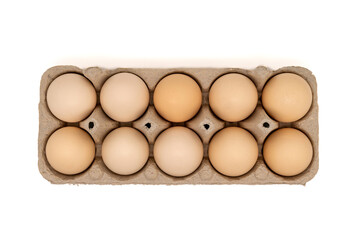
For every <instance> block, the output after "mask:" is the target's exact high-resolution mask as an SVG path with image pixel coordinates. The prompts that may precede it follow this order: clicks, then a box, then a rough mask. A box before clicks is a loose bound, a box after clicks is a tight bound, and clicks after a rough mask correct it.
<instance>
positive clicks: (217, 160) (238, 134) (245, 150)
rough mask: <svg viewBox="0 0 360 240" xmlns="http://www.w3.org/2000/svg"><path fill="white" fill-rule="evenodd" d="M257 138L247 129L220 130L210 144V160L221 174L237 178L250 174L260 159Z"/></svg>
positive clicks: (231, 128) (229, 128)
mask: <svg viewBox="0 0 360 240" xmlns="http://www.w3.org/2000/svg"><path fill="white" fill-rule="evenodd" d="M258 151H259V150H258V145H257V142H256V140H255V138H254V137H253V136H252V135H251V134H250V133H249V132H248V131H246V130H245V129H243V128H239V127H228V128H225V129H222V130H220V131H219V132H218V133H216V134H215V136H214V137H213V138H212V139H211V141H210V144H209V160H210V162H211V164H212V166H213V167H214V168H215V169H216V170H217V171H219V172H220V173H222V174H224V175H226V176H231V177H237V176H241V175H243V174H245V173H247V172H249V171H250V170H251V169H252V168H253V167H254V165H255V163H256V161H257V159H258Z"/></svg>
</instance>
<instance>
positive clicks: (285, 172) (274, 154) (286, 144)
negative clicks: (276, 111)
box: [263, 128, 313, 176]
mask: <svg viewBox="0 0 360 240" xmlns="http://www.w3.org/2000/svg"><path fill="white" fill-rule="evenodd" d="M263 156H264V160H265V162H266V164H267V165H268V166H269V168H271V170H273V171H274V172H275V173H277V174H279V175H282V176H295V175H297V174H300V173H302V172H303V171H305V169H306V168H307V167H308V166H309V164H310V163H311V160H312V157H313V148H312V145H311V142H310V140H309V138H308V137H307V136H306V135H305V134H304V133H302V132H301V131H299V130H297V129H294V128H282V129H279V130H276V131H275V132H273V133H272V134H271V135H270V136H269V137H268V138H267V139H266V141H265V143H264V147H263Z"/></svg>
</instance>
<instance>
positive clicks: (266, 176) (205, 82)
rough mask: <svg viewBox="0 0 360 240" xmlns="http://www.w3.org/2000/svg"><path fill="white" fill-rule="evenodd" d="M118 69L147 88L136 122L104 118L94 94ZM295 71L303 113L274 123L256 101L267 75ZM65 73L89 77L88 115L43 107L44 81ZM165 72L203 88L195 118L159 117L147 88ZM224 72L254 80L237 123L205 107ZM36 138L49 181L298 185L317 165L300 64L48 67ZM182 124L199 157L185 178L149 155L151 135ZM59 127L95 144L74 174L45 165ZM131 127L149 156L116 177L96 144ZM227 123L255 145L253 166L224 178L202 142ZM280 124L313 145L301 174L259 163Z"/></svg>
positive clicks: (313, 118) (314, 112) (315, 130)
mask: <svg viewBox="0 0 360 240" xmlns="http://www.w3.org/2000/svg"><path fill="white" fill-rule="evenodd" d="M120 72H130V73H134V74H136V75H138V76H139V77H141V78H142V79H143V80H144V81H145V82H146V84H147V86H148V88H149V90H150V105H149V107H148V109H147V111H146V112H145V113H144V114H143V115H142V116H141V117H140V118H139V119H137V120H136V121H133V122H127V123H122V122H116V121H114V120H112V119H111V118H109V117H108V116H107V115H106V114H105V113H104V112H103V110H102V109H101V106H100V103H99V93H100V89H101V86H102V85H103V84H104V82H105V81H106V80H107V79H108V78H109V77H110V76H112V75H114V74H116V73H120ZM285 72H289V73H295V74H298V75H300V76H301V77H303V78H304V79H305V80H306V81H307V82H308V83H309V85H310V87H311V89H312V94H313V102H312V106H311V108H310V110H309V112H308V113H307V114H306V115H305V116H304V117H303V118H301V119H300V120H299V121H296V122H292V123H283V122H277V121H275V120H274V119H272V118H271V117H269V116H268V115H267V114H266V112H265V111H264V109H263V107H262V105H261V101H260V99H261V92H262V89H263V87H264V85H265V83H266V81H267V80H269V79H270V78H271V77H272V76H274V75H276V74H279V73H285ZM65 73H79V74H83V75H84V76H85V77H86V78H87V79H89V80H90V81H91V82H92V83H93V85H94V87H95V89H96V91H97V93H98V102H97V106H96V108H95V109H94V111H93V112H92V113H91V115H90V116H89V117H88V118H86V119H85V120H83V121H81V122H79V123H66V122H63V121H61V120H59V119H57V118H56V117H55V116H54V115H53V114H52V113H51V112H50V110H49V108H48V106H47V103H46V91H47V89H48V87H49V85H50V83H51V82H52V81H53V80H54V79H55V78H56V77H58V76H60V75H62V74H65ZM170 73H185V74H187V75H189V76H191V77H192V78H194V79H195V80H196V81H197V82H198V84H199V85H200V87H201V89H202V93H203V103H202V107H201V109H200V111H199V112H198V113H197V115H196V116H195V117H193V118H192V119H190V120H189V121H187V122H184V123H171V122H168V121H166V120H164V119H163V118H162V117H160V115H159V114H158V113H157V112H156V110H155V108H154V106H153V99H152V96H153V92H154V89H155V86H156V84H157V83H158V82H159V81H160V80H161V79H162V78H163V77H164V76H166V75H168V74H170ZM225 73H241V74H243V75H246V76H247V77H249V78H250V79H252V81H253V82H254V83H255V85H256V87H257V90H258V94H259V102H258V105H257V107H256V109H255V111H254V112H253V113H252V114H251V115H250V116H249V117H248V118H247V119H245V120H243V121H240V122H234V123H231V122H224V121H223V120H221V119H219V118H218V117H216V116H215V115H214V113H212V111H211V109H210V108H209V104H208V103H209V101H208V92H209V89H210V86H211V84H212V83H213V82H214V81H215V80H216V79H217V78H218V77H219V76H221V75H223V74H225ZM39 123H40V126H39V139H38V155H39V161H38V167H39V171H40V173H41V174H42V176H43V177H44V178H45V179H47V180H48V181H50V182H51V183H54V184H66V183H67V184H113V185H116V184H167V185H172V184H302V185H305V183H306V182H308V181H309V180H311V179H312V178H313V177H314V176H315V174H316V173H317V171H318V167H319V144H318V142H319V126H318V103H317V85H316V79H315V77H314V75H313V74H312V73H311V72H310V71H309V70H308V69H306V68H303V67H283V68H280V69H278V70H272V69H270V68H267V67H264V66H259V67H257V68H255V69H250V70H246V69H240V68H117V69H104V68H99V67H90V68H86V69H80V68H78V67H75V66H55V67H52V68H50V69H48V70H47V71H46V72H45V73H44V74H43V76H42V79H41V85H40V103H39ZM177 125H181V126H186V127H188V128H190V129H192V130H194V131H195V132H196V133H197V134H198V135H199V136H200V137H201V139H202V141H203V144H204V158H203V161H202V163H201V165H200V166H199V168H198V169H197V170H196V171H195V172H194V173H192V174H190V175H189V176H186V177H172V176H169V175H167V174H166V173H164V172H163V171H161V170H160V169H159V168H158V167H157V165H156V164H155V161H154V158H153V153H152V149H153V144H154V141H155V139H156V137H157V136H158V135H159V134H160V133H161V132H162V131H163V130H165V129H167V128H169V127H171V126H177ZM64 126H78V127H80V128H83V129H84V130H85V131H87V132H88V133H89V134H90V135H91V136H92V138H93V140H94V142H95V145H96V156H95V160H94V161H93V163H92V164H91V166H90V167H89V168H88V169H87V170H85V171H84V172H82V173H80V174H77V175H72V176H69V175H64V174H61V173H59V172H57V171H55V170H54V169H52V167H51V166H50V164H49V163H48V162H47V160H46V155H45V146H46V142H47V140H48V138H49V137H50V135H51V134H52V133H53V132H54V131H55V130H57V129H59V128H61V127H64ZM123 126H131V127H134V128H136V129H138V130H140V131H141V132H142V133H143V134H144V135H145V136H146V138H147V140H148V142H149V144H150V157H149V160H148V162H147V163H146V165H145V166H144V167H143V168H142V169H141V170H140V171H139V172H137V173H135V174H132V175H129V176H122V175H117V174H115V173H113V172H111V171H110V170H109V169H108V168H107V167H106V166H105V164H104V163H103V161H102V158H101V144H102V141H103V140H104V138H105V136H106V135H107V134H108V133H109V132H111V131H112V130H113V129H115V128H118V127H123ZM228 126H239V127H242V128H245V129H247V130H248V131H250V132H251V133H252V134H253V136H254V137H255V138H256V140H257V143H258V145H259V156H258V160H257V162H256V164H255V166H254V167H253V168H252V169H251V170H250V171H249V172H248V173H246V174H245V175H242V176H239V177H227V176H224V175H222V174H220V173H219V172H217V171H216V170H215V169H214V168H213V167H212V166H211V164H210V161H209V159H208V151H207V150H208V143H209V141H210V139H211V137H212V136H213V135H214V134H215V133H216V132H217V131H219V130H221V129H222V128H224V127H228ZM282 127H293V128H296V129H299V130H301V131H302V132H303V133H305V134H306V135H307V136H308V137H309V139H310V141H311V143H312V145H313V150H314V154H313V159H312V162H311V164H310V165H309V167H308V168H307V169H306V170H305V171H304V172H303V173H301V174H299V175H297V176H293V177H284V176H280V175H277V174H275V173H274V172H272V171H271V170H270V169H269V168H268V167H267V166H266V164H265V162H264V160H263V157H262V147H263V142H264V140H265V138H266V137H267V136H268V135H269V134H270V133H271V132H273V131H274V130H276V129H278V128H282Z"/></svg>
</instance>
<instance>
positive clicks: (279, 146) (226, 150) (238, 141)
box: [45, 126, 313, 177]
mask: <svg viewBox="0 0 360 240" xmlns="http://www.w3.org/2000/svg"><path fill="white" fill-rule="evenodd" d="M149 153H150V150H149V143H148V141H147V140H146V138H145V136H144V135H143V134H142V133H141V132H140V131H138V130H137V129H135V128H131V127H120V128H117V129H114V130H112V131H111V132H110V133H109V134H108V135H107V136H106V137H105V139H104V141H103V143H102V148H101V155H102V160H103V162H104V164H105V165H106V166H107V168H108V169H110V170H111V171H112V172H114V173H116V174H119V175H131V174H134V173H136V172H138V171H140V170H141V169H142V168H143V167H144V166H145V164H146V162H147V161H148V159H149ZM258 153H259V148H258V144H257V141H256V139H255V138H254V137H253V135H252V134H251V133H250V132H249V131H247V130H245V129H243V128H240V127H227V128H224V129H222V130H220V131H218V132H217V133H216V134H215V135H214V136H213V138H212V139H211V141H210V143H209V147H208V158H209V160H210V163H211V165H212V166H213V167H214V168H215V169H216V170H217V171H218V172H220V173H221V174H223V175H225V176H229V177H237V176H241V175H244V174H246V173H247V172H249V171H250V170H251V169H252V168H253V167H254V165H255V164H256V162H257V159H258ZM262 153H263V158H264V160H265V162H266V165H267V166H268V167H269V168H270V169H271V170H272V171H273V172H275V173H276V174H279V175H281V176H295V175H298V174H300V173H302V172H304V171H305V170H306V169H307V167H308V166H309V165H310V163H311V161H312V158H313V148H312V144H311V142H310V140H309V138H308V137H307V136H306V135H305V134H304V133H302V132H301V131H299V130H297V129H295V128H281V129H277V130H275V131H274V132H272V133H271V134H270V135H269V136H268V137H267V139H266V140H265V142H264V145H263V149H262ZM45 154H46V158H47V160H48V163H49V164H50V165H51V166H52V168H53V169H55V170H56V171H57V172H60V173H62V174H66V175H74V174H78V173H81V172H83V171H85V170H86V169H87V168H88V167H89V166H90V165H91V163H92V162H93V160H94V158H95V143H94V141H93V139H92V138H91V136H90V135H89V134H88V133H87V132H86V131H84V130H83V129H81V128H78V127H72V126H68V127H63V128H60V129H58V130H56V131H55V132H54V133H53V134H52V135H51V136H50V137H49V139H48V141H47V144H46V148H45ZM153 156H154V160H155V163H156V165H157V166H158V167H159V168H160V169H161V170H162V171H163V172H165V173H166V174H168V175H170V176H174V177H184V176H188V175H189V174H191V173H193V172H194V171H195V170H196V169H197V168H198V167H199V166H200V164H201V162H202V160H203V157H204V148H203V143H202V141H201V139H200V137H199V136H198V135H197V134H196V133H195V132H194V131H192V130H191V129H189V128H186V127H182V126H175V127H170V128H168V129H166V130H165V131H163V132H162V133H161V134H160V135H159V136H158V137H157V138H156V140H155V143H154V149H153Z"/></svg>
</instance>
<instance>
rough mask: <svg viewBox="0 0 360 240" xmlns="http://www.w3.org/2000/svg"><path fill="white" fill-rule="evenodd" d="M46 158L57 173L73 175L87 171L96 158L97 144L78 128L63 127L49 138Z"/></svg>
mask: <svg viewBox="0 0 360 240" xmlns="http://www.w3.org/2000/svg"><path fill="white" fill-rule="evenodd" d="M45 153H46V158H47V161H48V162H49V164H50V165H51V167H52V168H54V169H55V170H56V171H58V172H60V173H63V174H67V175H73V174H78V173H81V172H83V171H85V170H86V169H87V168H88V167H89V166H90V164H91V163H92V162H93V160H94V157H95V143H94V141H93V139H92V138H91V137H90V135H89V134H88V133H87V132H85V131H84V130H82V129H80V128H78V127H63V128H60V129H58V130H56V131H55V132H54V133H53V134H51V136H50V137H49V139H48V141H47V144H46V148H45Z"/></svg>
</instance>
